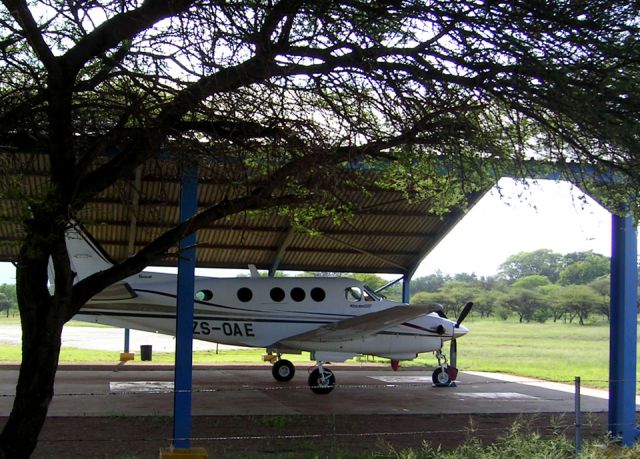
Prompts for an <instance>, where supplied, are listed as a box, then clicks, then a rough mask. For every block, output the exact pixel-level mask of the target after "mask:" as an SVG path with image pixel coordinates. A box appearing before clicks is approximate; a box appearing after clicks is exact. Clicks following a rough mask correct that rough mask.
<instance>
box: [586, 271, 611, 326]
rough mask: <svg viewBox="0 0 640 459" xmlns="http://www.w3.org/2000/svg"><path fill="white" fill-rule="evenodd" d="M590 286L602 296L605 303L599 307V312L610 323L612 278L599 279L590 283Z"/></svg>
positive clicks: (603, 277)
mask: <svg viewBox="0 0 640 459" xmlns="http://www.w3.org/2000/svg"><path fill="white" fill-rule="evenodd" d="M588 285H589V287H591V288H592V289H593V290H595V291H596V292H597V293H598V294H599V295H601V296H602V298H603V302H602V304H600V305H598V306H597V310H598V312H600V314H602V315H603V316H604V317H605V318H606V319H607V321H609V320H610V319H611V317H610V313H611V297H610V292H611V276H609V275H607V276H602V277H599V278H597V279H594V280H592V281H591V282H589V284H588Z"/></svg>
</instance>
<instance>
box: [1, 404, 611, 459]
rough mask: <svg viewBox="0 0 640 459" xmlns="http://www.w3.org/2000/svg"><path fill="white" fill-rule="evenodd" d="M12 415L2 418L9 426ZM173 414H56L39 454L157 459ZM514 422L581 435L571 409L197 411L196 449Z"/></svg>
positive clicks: (437, 439) (240, 449)
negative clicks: (528, 411) (260, 413)
mask: <svg viewBox="0 0 640 459" xmlns="http://www.w3.org/2000/svg"><path fill="white" fill-rule="evenodd" d="M5 421H6V418H4V419H2V418H0V423H2V424H4V422H5ZM172 422H173V421H172V418H169V417H164V416H158V417H51V418H49V419H48V420H47V422H46V424H45V426H44V429H43V431H42V434H41V436H40V441H39V443H38V447H37V449H36V451H35V453H34V455H33V458H35V459H40V458H43V459H44V458H46V459H52V458H55V459H57V458H66V459H75V458H140V459H142V458H157V457H158V451H159V449H160V448H161V447H167V446H169V445H170V443H171V437H172V431H173V427H172ZM515 422H518V423H520V424H521V425H523V426H526V427H527V428H528V429H531V430H535V431H537V432H539V433H540V434H542V435H551V434H552V433H554V432H563V433H565V434H566V435H569V436H570V437H571V438H572V437H573V435H574V427H573V425H574V420H573V417H572V414H566V415H561V414H558V413H554V414H542V413H540V414H534V415H513V414H490V415H489V414H483V415H384V416H351V415H346V416H338V415H336V416H317V417H312V416H197V417H194V418H193V420H192V438H193V440H192V443H191V444H192V446H199V447H204V448H206V450H207V452H208V453H209V457H211V458H213V457H216V458H237V457H260V458H274V457H288V458H300V457H308V456H310V455H312V454H319V455H320V456H321V457H336V456H339V455H341V454H342V455H344V454H347V453H362V452H373V451H378V452H389V451H390V449H391V448H393V449H395V450H396V451H398V450H402V449H406V448H420V447H421V446H422V445H423V444H424V442H428V443H430V444H431V445H434V446H437V445H441V446H442V448H444V449H451V448H454V447H456V446H458V445H459V444H461V443H463V442H464V441H466V440H467V439H468V438H470V437H472V436H473V437H476V438H479V439H480V440H481V441H482V442H483V443H489V442H492V441H494V440H495V439H496V438H498V437H499V436H501V435H504V434H505V433H506V432H507V431H508V429H510V428H511V427H512V426H513V425H514V423H515ZM606 428H607V415H606V413H597V414H591V415H588V416H587V415H585V419H583V437H584V438H585V439H589V438H596V437H598V438H602V436H603V435H604V433H605V432H606Z"/></svg>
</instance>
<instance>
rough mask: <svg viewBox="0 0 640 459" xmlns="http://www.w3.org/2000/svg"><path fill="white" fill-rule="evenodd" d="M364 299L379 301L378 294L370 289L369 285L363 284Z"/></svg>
mask: <svg viewBox="0 0 640 459" xmlns="http://www.w3.org/2000/svg"><path fill="white" fill-rule="evenodd" d="M364 300H365V301H380V296H379V295H378V294H377V293H375V292H374V291H373V290H371V288H370V287H368V286H366V285H365V286H364Z"/></svg>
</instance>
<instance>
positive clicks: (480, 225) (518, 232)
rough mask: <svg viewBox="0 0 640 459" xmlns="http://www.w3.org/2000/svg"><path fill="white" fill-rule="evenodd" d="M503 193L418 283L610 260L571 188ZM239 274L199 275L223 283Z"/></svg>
mask: <svg viewBox="0 0 640 459" xmlns="http://www.w3.org/2000/svg"><path fill="white" fill-rule="evenodd" d="M500 189H501V190H500V192H499V191H498V190H497V189H494V190H492V191H491V192H489V193H488V194H487V195H486V196H485V197H484V198H483V199H482V200H481V201H480V202H479V203H478V204H476V206H475V207H473V209H471V210H470V211H469V213H468V214H467V215H466V216H465V217H464V218H463V219H462V221H461V222H460V223H459V224H458V225H457V226H456V227H455V228H454V229H453V230H452V231H451V232H450V233H449V234H448V235H447V236H446V237H445V238H444V240H443V241H442V242H441V243H440V244H439V245H438V246H437V247H436V248H435V249H434V250H433V251H432V252H431V253H430V254H429V255H428V256H427V257H426V258H425V260H424V261H423V263H422V264H421V265H420V268H419V269H418V271H417V272H416V274H415V276H414V277H420V276H425V275H428V274H431V273H433V272H435V271H437V270H441V271H442V272H443V273H446V274H455V273H461V272H466V273H475V274H477V275H483V276H486V275H492V274H495V273H496V272H497V270H498V267H499V265H500V263H502V262H503V261H505V260H506V259H507V257H509V256H510V255H513V254H515V253H518V252H530V251H533V250H537V249H551V250H553V251H555V252H558V253H561V254H566V253H570V252H576V251H582V250H593V251H594V252H597V253H601V254H603V255H607V256H610V255H611V214H610V213H609V212H608V211H606V210H605V209H603V208H602V207H601V206H600V205H599V204H597V203H596V202H595V201H594V200H593V199H591V198H589V197H585V196H583V193H581V192H580V190H578V189H575V188H573V187H571V185H570V184H568V183H566V182H553V181H549V180H540V181H537V182H528V184H527V185H526V186H524V185H523V184H518V183H516V182H514V181H513V180H511V179H502V180H501V181H500ZM237 273H238V271H231V272H221V270H202V271H200V272H199V274H204V275H217V276H223V277H224V276H227V277H229V276H231V277H234V276H235V275H236V274H237ZM14 282H15V270H14V268H13V266H12V265H11V264H9V263H0V284H2V283H14Z"/></svg>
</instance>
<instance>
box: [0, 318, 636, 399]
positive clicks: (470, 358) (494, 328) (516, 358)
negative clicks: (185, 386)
mask: <svg viewBox="0 0 640 459" xmlns="http://www.w3.org/2000/svg"><path fill="white" fill-rule="evenodd" d="M8 323H9V322H7V321H6V319H2V320H0V325H1V324H8ZM465 325H466V326H467V327H468V328H469V329H470V330H471V331H470V333H469V334H468V335H467V336H465V337H463V338H462V339H460V340H459V341H458V367H459V368H460V369H461V370H475V371H491V372H502V373H509V374H514V375H521V376H530V377H535V378H540V379H546V380H549V381H558V382H566V383H573V380H574V377H575V376H580V377H581V379H582V382H583V384H585V385H587V386H591V387H600V388H606V387H608V372H609V324H607V323H604V322H602V323H597V324H589V325H585V326H580V325H577V324H565V323H562V322H558V323H553V322H548V323H544V324H539V323H529V324H526V323H525V324H520V323H518V322H516V321H501V320H493V319H488V320H477V319H476V320H474V319H473V318H469V319H468V320H467V321H466V322H465ZM446 350H447V351H448V348H446ZM263 353H264V349H249V350H225V351H220V352H219V353H218V354H216V353H215V351H200V352H195V353H194V354H193V361H194V363H256V362H259V361H260V356H261V355H262V354H263ZM118 358H119V353H117V352H109V351H92V350H83V349H68V348H66V349H63V351H62V353H61V357H60V361H61V362H115V361H117V360H118ZM287 358H289V359H290V360H292V361H294V362H299V363H301V364H302V363H309V362H310V361H309V356H308V354H302V355H288V356H287ZM0 361H2V362H19V361H20V348H19V346H0ZM153 361H154V362H156V363H173V361H174V355H173V353H159V352H154V354H153ZM358 361H360V362H362V361H369V362H372V361H374V360H373V359H371V358H362V357H361V358H359V359H358ZM375 361H377V362H385V360H382V359H376V360H375ZM435 362H436V361H435V358H434V357H433V355H432V354H431V353H427V354H421V355H420V356H419V358H418V359H416V360H414V361H411V362H403V363H402V366H405V367H406V366H427V367H431V366H433V365H434V364H435ZM639 374H640V373H639Z"/></svg>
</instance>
